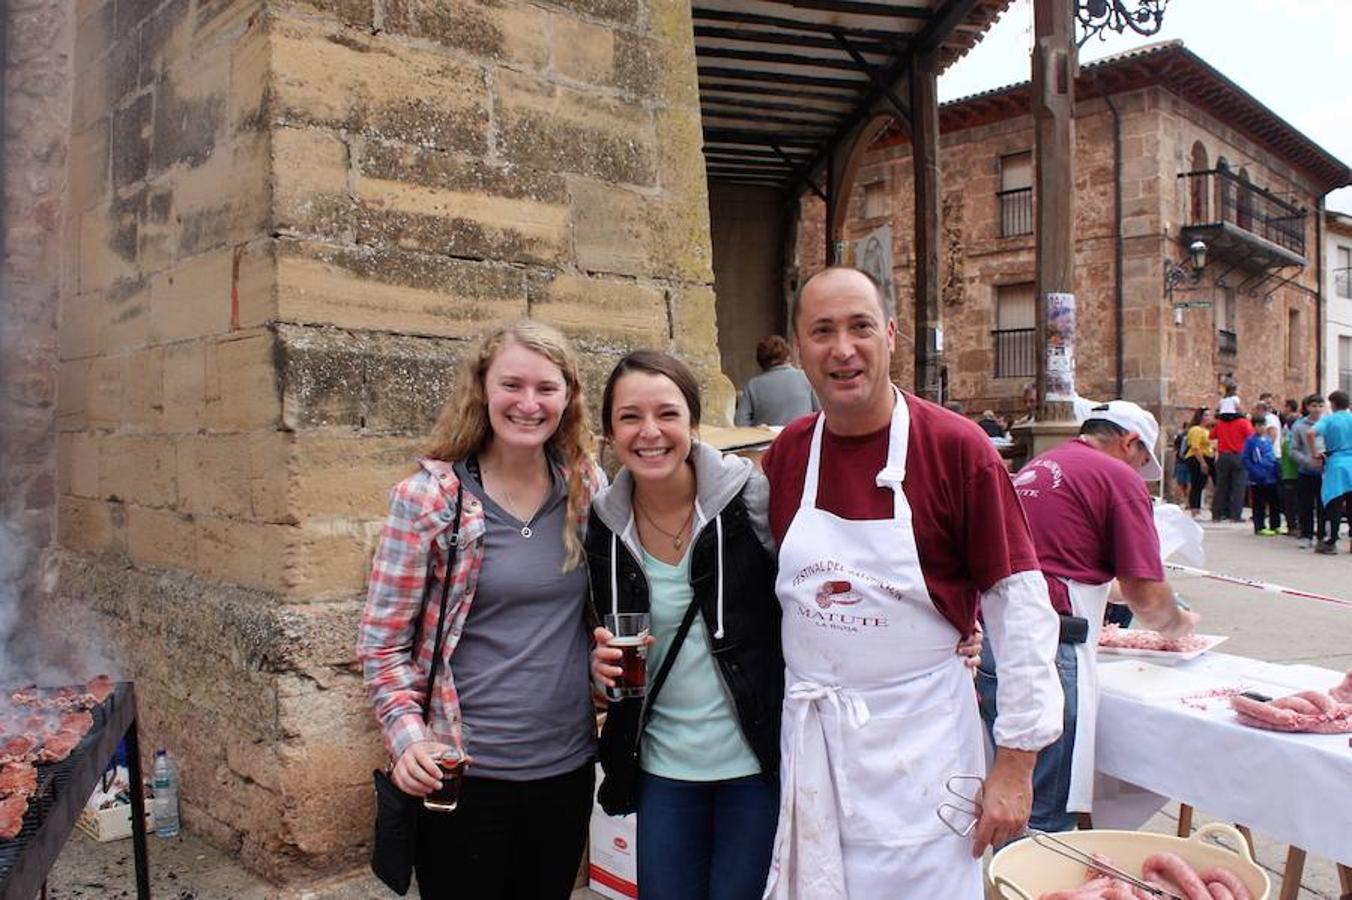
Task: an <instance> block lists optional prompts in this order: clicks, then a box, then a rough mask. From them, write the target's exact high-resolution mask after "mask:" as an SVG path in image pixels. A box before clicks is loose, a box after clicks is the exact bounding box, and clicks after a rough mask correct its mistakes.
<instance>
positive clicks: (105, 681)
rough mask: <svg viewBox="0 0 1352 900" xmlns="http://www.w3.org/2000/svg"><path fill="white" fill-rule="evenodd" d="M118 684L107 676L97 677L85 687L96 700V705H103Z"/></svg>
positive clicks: (90, 680)
mask: <svg viewBox="0 0 1352 900" xmlns="http://www.w3.org/2000/svg"><path fill="white" fill-rule="evenodd" d="M115 687H117V684H116V683H115V682H114V681H113V679H111V678H109V677H108V676H107V675H95V676H94V677H93V678H91V679H89V684H87V685H85V690H86V691H87V692H88V693H89V694H90V695H91V696H93V698H94V702H95V703H102V702H103V701H105V700H107V699H108V698H109V697H110V696H111V695H112V693H113V688H115Z"/></svg>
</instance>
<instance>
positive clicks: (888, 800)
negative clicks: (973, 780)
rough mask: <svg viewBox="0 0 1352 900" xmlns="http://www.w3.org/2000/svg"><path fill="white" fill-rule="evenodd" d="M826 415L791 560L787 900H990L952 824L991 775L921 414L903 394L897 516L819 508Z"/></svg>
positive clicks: (778, 881)
mask: <svg viewBox="0 0 1352 900" xmlns="http://www.w3.org/2000/svg"><path fill="white" fill-rule="evenodd" d="M823 427H824V417H819V418H818V419H817V426H816V431H815V432H814V433H813V435H812V449H811V453H810V455H809V457H808V463H807V472H806V477H805V479H804V484H803V500H802V505H801V506H800V507H799V509H798V512H797V513H796V514H795V516H794V519H793V522H792V523H791V524H790V526H789V530H788V532H787V534H785V536H784V540H783V541H782V542H781V545H780V551H779V576H778V579H777V582H776V591H777V593H778V595H779V600H780V603H781V604H782V605H783V608H784V616H783V635H784V660H785V666H786V669H787V672H786V679H787V680H786V685H787V689H786V693H785V700H784V724H783V734H782V737H781V751H782V760H783V763H782V791H781V797H780V811H779V828H778V831H777V832H776V834H775V851H774V860H773V862H772V864H771V868H770V876H769V880H768V883H767V885H766V889H765V897H766V898H774V900H844V898H855V900H873V898H883V897H885V898H889V900H906V898H916V900H937V898H942V900H979V898H981V897H982V877H981V862H980V860H975V859H972V853H971V851H972V839H971V838H959V837H958V836H956V835H955V834H953V833H952V832H951V831H949V830H948V829H947V828H946V827H945V826H944V824H943V823H942V822H941V821H940V820H939V817H938V816H937V815H936V809H937V807H938V806H939V804H940V803H943V802H945V801H948V800H952V799H953V798H952V796H950V795H949V794H948V793H947V791H946V789H945V782H946V781H947V779H948V778H949V777H950V776H952V775H959V774H962V775H984V772H985V759H984V751H983V744H982V740H983V739H982V726H981V719H980V716H979V714H978V711H977V702H976V695H975V689H974V687H973V684H972V677H971V674H970V673H969V672H968V671H967V669H966V668H965V667H964V666H963V665H962V662H961V661H960V660H959V658H958V657H957V655H956V654H955V652H954V647H955V645H956V643H957V639H958V633H957V631H956V630H955V629H954V628H953V626H952V625H950V624H949V623H948V621H947V620H946V619H944V618H943V616H941V615H940V614H939V613H938V611H937V610H936V609H935V608H934V604H933V602H932V601H931V599H930V596H929V593H928V591H927V590H926V587H925V580H924V576H923V575H922V574H921V571H920V559H919V554H918V553H917V551H916V543H915V536H914V534H913V533H912V530H911V509H910V506H909V505H908V504H907V502H906V497H905V494H904V493H903V492H902V489H901V484H902V479H903V478H904V476H905V467H906V445H907V438H908V434H909V427H910V416H909V413H908V411H907V408H906V401H905V398H903V397H902V396H901V394H900V392H897V393H896V406H895V409H894V411H893V414H892V425H891V434H890V441H889V445H888V453H887V466H886V467H885V468H884V469H883V470H882V471H881V472H879V473H878V484H879V485H880V486H886V487H890V488H891V489H892V491H893V498H894V507H893V517H892V518H891V519H882V520H878V521H850V520H846V519H842V518H839V517H838V516H834V515H832V514H830V513H828V512H825V511H823V510H820V509H818V508H817V505H816V500H817V484H818V468H819V463H820V460H821V441H822V430H823Z"/></svg>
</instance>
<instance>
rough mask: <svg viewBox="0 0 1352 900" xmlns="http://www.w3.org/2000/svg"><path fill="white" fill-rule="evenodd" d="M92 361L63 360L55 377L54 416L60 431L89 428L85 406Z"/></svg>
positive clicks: (87, 397)
mask: <svg viewBox="0 0 1352 900" xmlns="http://www.w3.org/2000/svg"><path fill="white" fill-rule="evenodd" d="M93 364H94V360H93V359H72V360H63V361H62V362H61V363H60V365H59V367H58V369H57V375H56V416H55V420H54V424H55V425H56V427H57V429H59V430H61V431H83V430H85V429H87V428H88V427H89V416H88V413H87V411H86V405H87V403H88V399H89V370H90V367H91V366H93Z"/></svg>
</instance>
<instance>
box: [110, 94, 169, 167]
mask: <svg viewBox="0 0 1352 900" xmlns="http://www.w3.org/2000/svg"><path fill="white" fill-rule="evenodd" d="M153 105H154V104H153V97H152V96H151V95H150V94H141V95H140V96H138V97H137V98H136V99H135V100H133V101H132V102H131V103H129V104H127V105H126V106H120V107H117V108H115V109H114V110H113V120H112V160H113V170H112V174H113V186H114V187H117V188H122V187H126V186H127V185H130V184H132V183H133V182H137V181H143V180H144V179H145V177H146V172H147V171H148V170H149V168H150V135H151V113H152V107H153ZM156 124H158V123H156Z"/></svg>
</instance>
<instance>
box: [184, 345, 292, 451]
mask: <svg viewBox="0 0 1352 900" xmlns="http://www.w3.org/2000/svg"><path fill="white" fill-rule="evenodd" d="M276 350H277V342H276V338H275V336H274V335H273V333H272V332H271V331H270V330H267V329H255V330H253V331H241V332H236V333H235V334H233V335H231V336H230V337H227V338H222V339H220V340H218V341H215V342H212V343H210V344H208V345H207V348H206V359H205V366H204V375H205V397H206V402H205V403H204V404H203V421H204V423H205V424H206V426H207V427H208V428H211V429H215V430H219V431H253V430H256V429H270V428H274V427H276V425H277V424H278V422H279V421H280V416H281V411H282V405H281V391H280V387H279V378H278V360H277V358H276V355H275V354H276Z"/></svg>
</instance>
